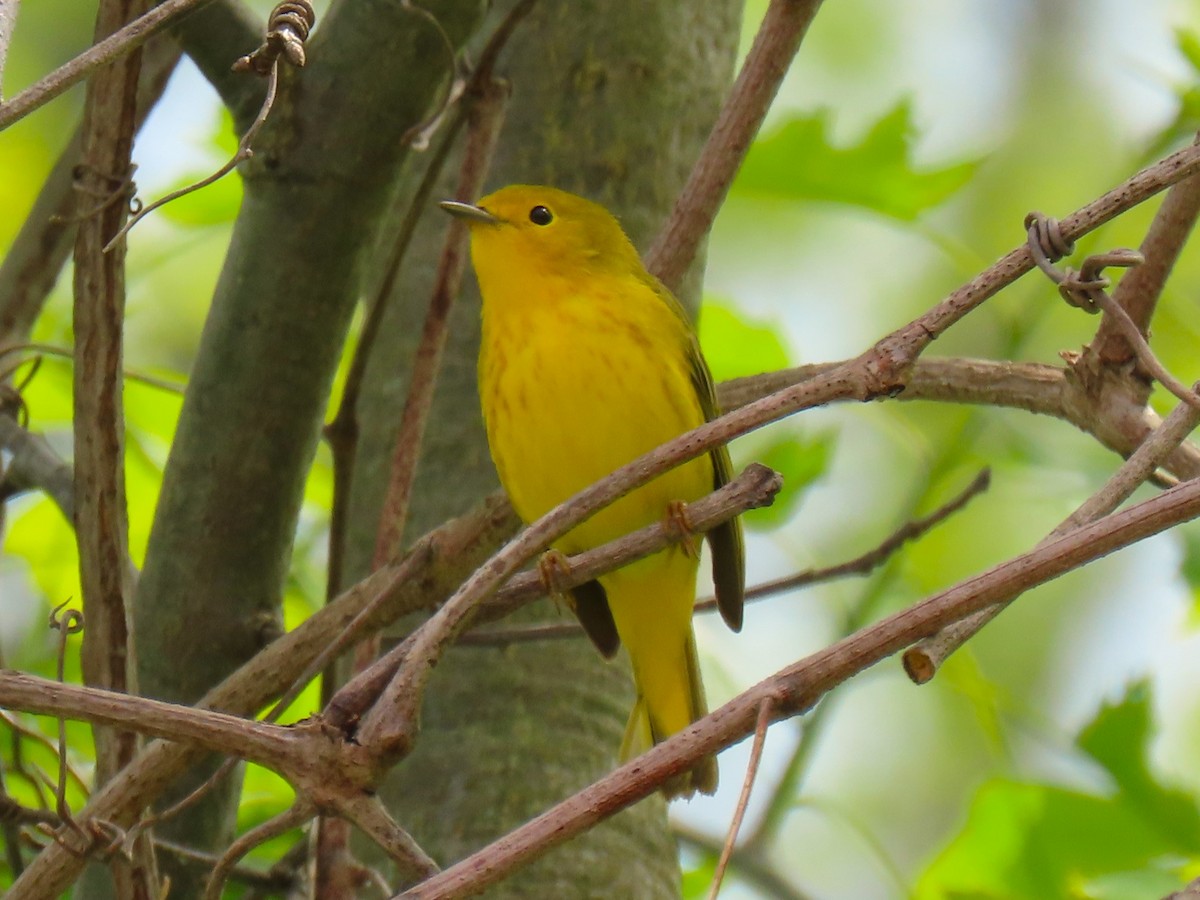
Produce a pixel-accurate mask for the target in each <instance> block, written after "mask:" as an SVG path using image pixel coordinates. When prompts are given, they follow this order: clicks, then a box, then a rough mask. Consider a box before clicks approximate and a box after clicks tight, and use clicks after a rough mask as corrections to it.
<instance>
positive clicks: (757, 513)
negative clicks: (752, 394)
mask: <svg viewBox="0 0 1200 900" xmlns="http://www.w3.org/2000/svg"><path fill="white" fill-rule="evenodd" d="M833 446H834V436H833V435H832V434H829V433H821V434H816V435H812V436H807V435H796V434H790V433H789V434H787V435H784V436H783V437H780V438H778V439H777V440H775V441H772V442H771V443H770V444H768V445H767V446H766V447H759V448H758V449H755V450H753V451H752V453H751V456H752V457H753V458H754V459H755V460H757V461H758V462H761V463H762V464H763V465H764V466H770V467H771V468H772V469H774V470H775V471H776V472H778V473H779V474H781V475H782V476H783V489H782V490H781V491H780V492H779V494H778V495H777V496H776V497H775V502H774V503H773V504H771V505H770V506H764V507H763V508H762V509H752V510H749V511H747V512H746V513H744V514H743V516H742V519H743V521H744V522H745V523H746V527H748V528H757V529H759V530H767V529H771V528H778V527H779V526H780V525H782V524H783V523H784V522H786V521H787V520H788V519H789V518H791V516H792V514H793V513H794V512H795V511H796V507H797V506H799V504H800V501H801V499H803V497H804V493H805V490H806V489H807V488H808V487H809V485H811V484H812V483H813V482H814V481H816V480H817V479H818V478H820V477H821V476H822V475H823V474H825V469H826V468H827V467H828V465H829V460H830V457H832V455H833ZM739 455H740V454H739Z"/></svg>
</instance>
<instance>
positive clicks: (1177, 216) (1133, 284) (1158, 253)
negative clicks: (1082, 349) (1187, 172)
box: [1088, 176, 1200, 366]
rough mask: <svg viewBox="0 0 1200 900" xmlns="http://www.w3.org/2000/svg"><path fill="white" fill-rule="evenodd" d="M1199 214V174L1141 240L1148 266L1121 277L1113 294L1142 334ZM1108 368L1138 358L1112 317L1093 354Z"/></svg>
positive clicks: (1167, 201) (1169, 199)
mask: <svg viewBox="0 0 1200 900" xmlns="http://www.w3.org/2000/svg"><path fill="white" fill-rule="evenodd" d="M1198 215H1200V176H1193V177H1191V178H1186V179H1184V180H1183V181H1181V182H1179V183H1178V184H1177V185H1175V186H1174V187H1172V188H1171V190H1169V191H1168V192H1167V196H1166V197H1164V198H1163V202H1162V206H1160V207H1159V208H1158V212H1157V213H1155V215H1154V221H1153V222H1151V223H1150V228H1149V230H1148V231H1147V232H1146V237H1145V239H1144V240H1143V241H1142V246H1141V252H1142V256H1143V257H1144V258H1145V262H1143V263H1142V265H1140V266H1138V267H1137V268H1136V269H1133V270H1132V271H1130V272H1129V273H1127V274H1126V275H1125V277H1124V278H1122V279H1121V281H1120V283H1119V284H1118V285H1117V287H1116V288H1115V290H1114V291H1113V300H1115V301H1116V303H1117V305H1118V306H1120V307H1121V309H1123V310H1124V311H1125V312H1126V314H1127V315H1128V316H1129V318H1130V319H1131V320H1132V321H1133V324H1134V326H1135V327H1136V328H1137V330H1139V331H1140V332H1141V333H1142V334H1147V333H1148V332H1149V329H1150V320H1151V318H1153V316H1154V310H1155V308H1156V306H1157V304H1158V300H1159V297H1161V296H1162V291H1163V287H1164V286H1165V285H1166V282H1167V278H1168V277H1169V276H1170V274H1171V270H1172V269H1173V268H1174V266H1175V261H1176V260H1177V259H1178V258H1179V253H1180V251H1182V250H1183V245H1184V244H1185V243H1186V242H1187V239H1188V237H1189V236H1190V235H1191V233H1192V230H1193V229H1194V228H1195V227H1196V218H1197V216H1198ZM1088 353H1089V354H1094V355H1095V356H1096V357H1097V358H1098V359H1099V361H1100V362H1101V363H1102V364H1104V365H1106V366H1113V365H1119V364H1120V363H1123V362H1126V361H1127V360H1129V359H1130V358H1131V357H1132V356H1133V348H1132V347H1131V346H1130V345H1129V342H1128V341H1127V340H1126V338H1125V336H1124V335H1123V334H1122V333H1121V330H1120V329H1119V328H1118V326H1117V324H1116V323H1115V322H1114V321H1113V319H1112V317H1111V316H1107V315H1106V316H1105V317H1104V318H1103V319H1102V320H1101V321H1100V328H1099V329H1098V330H1097V332H1096V337H1095V339H1094V340H1093V341H1092V342H1091V347H1090V348H1089V350H1088Z"/></svg>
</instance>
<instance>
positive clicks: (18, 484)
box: [0, 415, 75, 523]
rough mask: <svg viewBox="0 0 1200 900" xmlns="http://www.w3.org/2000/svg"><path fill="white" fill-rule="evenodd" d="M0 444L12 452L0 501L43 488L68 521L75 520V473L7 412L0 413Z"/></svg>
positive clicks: (38, 437) (47, 445) (1, 484)
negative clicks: (4, 413)
mask: <svg viewBox="0 0 1200 900" xmlns="http://www.w3.org/2000/svg"><path fill="white" fill-rule="evenodd" d="M0 447H2V448H4V449H5V450H7V451H8V452H9V453H11V454H12V457H11V458H10V459H9V461H8V465H7V466H6V467H5V469H4V478H3V482H2V483H0V502H3V501H4V500H7V499H8V498H9V497H11V496H12V495H13V494H15V493H18V492H20V491H22V490H25V489H27V488H32V487H36V488H39V489H40V490H42V491H44V492H45V493H46V495H47V496H48V497H50V499H51V500H53V501H54V502H55V504H56V505H57V506H58V508H59V509H60V510H62V513H63V515H64V516H66V518H67V521H68V522H72V523H74V521H75V484H74V479H75V475H74V473H73V472H72V471H71V467H70V466H69V465H67V463H66V462H65V461H64V460H63V458H62V457H61V456H59V455H58V454H57V453H55V452H54V449H53V448H52V447H51V446H50V445H49V444H48V443H47V442H46V439H45V438H43V437H41V436H40V435H36V434H32V433H31V432H29V431H26V430H25V429H24V428H22V427H21V426H20V425H18V424H17V421H16V419H14V418H12V417H11V416H9V415H0Z"/></svg>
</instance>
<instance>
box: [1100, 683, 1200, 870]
mask: <svg viewBox="0 0 1200 900" xmlns="http://www.w3.org/2000/svg"><path fill="white" fill-rule="evenodd" d="M1152 736H1153V735H1152V729H1151V707H1150V690H1149V688H1148V687H1147V685H1146V683H1145V682H1137V683H1136V684H1133V685H1131V686H1130V688H1129V690H1128V691H1127V692H1126V694H1125V697H1124V698H1123V699H1122V700H1121V702H1120V703H1118V704H1115V705H1106V706H1104V707H1103V708H1102V709H1101V710H1100V712H1099V713H1098V714H1097V715H1096V718H1095V719H1094V720H1093V721H1092V722H1091V724H1089V725H1088V726H1087V728H1085V729H1084V730H1083V732H1082V733H1081V734H1080V735H1079V738H1078V741H1077V743H1078V745H1079V748H1080V749H1081V750H1083V751H1084V752H1085V753H1087V754H1088V755H1089V756H1090V757H1092V759H1094V760H1096V762H1098V763H1099V764H1100V765H1102V766H1103V767H1104V768H1105V769H1106V770H1107V771H1108V773H1109V774H1110V775H1112V777H1113V780H1114V781H1115V782H1116V784H1117V787H1118V788H1119V790H1120V792H1121V795H1122V797H1121V799H1122V802H1124V803H1126V804H1128V805H1129V806H1130V808H1132V809H1136V810H1138V811H1139V812H1140V813H1141V814H1142V816H1143V817H1144V818H1145V820H1146V821H1147V822H1148V823H1151V825H1152V826H1153V827H1155V828H1156V829H1157V830H1158V831H1159V832H1160V834H1161V835H1162V838H1163V840H1164V843H1165V845H1166V846H1165V848H1164V849H1168V848H1169V849H1174V850H1178V851H1180V852H1185V853H1186V852H1191V853H1195V852H1200V813H1198V812H1197V810H1196V805H1195V802H1194V800H1193V799H1192V798H1190V797H1189V796H1188V795H1187V794H1185V793H1183V792H1181V791H1176V790H1172V789H1170V788H1167V787H1165V786H1163V785H1162V784H1160V783H1159V782H1158V780H1157V779H1156V778H1155V776H1154V773H1153V772H1151V771H1150V766H1149V763H1148V761H1147V752H1148V749H1149V746H1150V741H1151V738H1152Z"/></svg>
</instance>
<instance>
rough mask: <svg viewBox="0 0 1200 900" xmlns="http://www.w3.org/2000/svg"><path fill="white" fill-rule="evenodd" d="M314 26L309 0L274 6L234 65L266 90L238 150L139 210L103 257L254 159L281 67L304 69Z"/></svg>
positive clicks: (285, 1) (273, 101)
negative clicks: (177, 203) (148, 220)
mask: <svg viewBox="0 0 1200 900" xmlns="http://www.w3.org/2000/svg"><path fill="white" fill-rule="evenodd" d="M315 23H316V12H315V11H314V10H313V7H312V4H311V3H310V2H309V0H283V2H281V3H278V4H277V5H276V6H275V8H274V9H273V10H272V11H271V16H270V18H269V19H268V21H267V29H266V35H265V36H264V38H263V42H262V44H261V45H260V46H259V47H258V48H257V49H256V50H254V51H253V52H252V53H250V54H248V55H246V56H243V57H240V58H239V59H238V60H237V61H236V62H235V63H234V64H233V70H234V71H235V72H238V73H248V72H253V73H255V74H257V75H262V76H265V77H266V79H267V89H266V92H265V93H264V95H263V101H262V106H260V107H259V110H258V114H257V115H256V116H255V117H254V121H252V122H251V123H250V125H249V127H248V128H247V129H246V132H245V134H243V135H242V137H241V140H239V141H238V145H237V149H236V150H235V151H234V154H233V156H232V157H231V158H230V159H229V160H228V161H227V162H226V163H225V164H224V165H223V166H221V167H220V168H219V169H217V170H216V171H215V172H213V173H212V174H211V175H207V176H205V177H204V178H201V179H200V180H199V181H195V182H193V183H192V184H189V185H186V186H184V187H181V188H179V189H177V190H174V191H171V192H170V193H168V194H166V195H165V196H162V197H159V198H158V199H157V200H155V201H154V202H153V203H151V204H150V205H148V206H143V207H141V208H140V209H138V210H137V212H135V213H134V215H133V217H132V218H130V220H129V221H128V222H126V223H125V225H124V226H123V227H122V228H121V230H120V231H118V232H117V233H116V234H115V235H114V236H113V238H112V240H110V241H109V242H108V243H107V244H106V245H105V246H104V250H105V252H106V253H107V252H109V251H111V250H112V248H113V246H114V245H115V244H116V243H117V242H118V241H120V240H121V239H122V238H123V237H125V236H126V235H127V234H129V230H130V229H131V228H133V226H134V225H136V224H137V223H138V222H140V221H142V219H144V218H145V217H146V216H148V215H150V213H152V212H154V210H156V209H158V208H160V207H162V206H165V205H166V204H168V203H170V202H172V201H174V200H178V199H179V198H180V197H186V196H187V195H188V194H191V193H194V192H196V191H199V190H202V189H203V188H206V187H208V186H209V185H210V184H213V183H214V182H216V181H219V180H221V179H222V178H224V177H225V176H226V175H228V174H229V173H230V172H232V171H233V170H234V169H236V168H237V166H238V164H239V163H241V162H244V161H245V160H248V159H250V158H251V157H252V156H254V148H253V144H254V140H255V138H257V137H258V133H259V131H261V130H262V127H263V125H265V124H266V121H267V116H269V115H270V114H271V110H272V109H273V108H274V107H275V96H276V92H277V91H278V89H279V68H280V65H281V64H283V63H287V64H288V65H291V66H295V67H296V68H300V67H303V65H304V63H305V61H306V57H305V51H304V43H305V41H307V40H308V35H309V32H310V31H311V30H312V27H313V25H314V24H315Z"/></svg>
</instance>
